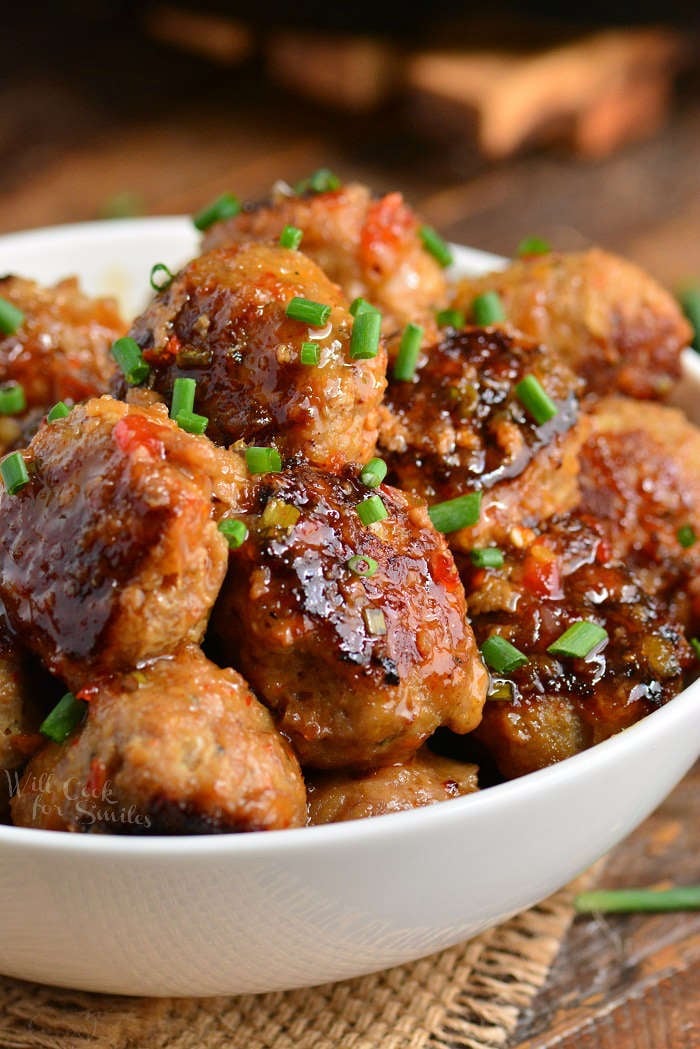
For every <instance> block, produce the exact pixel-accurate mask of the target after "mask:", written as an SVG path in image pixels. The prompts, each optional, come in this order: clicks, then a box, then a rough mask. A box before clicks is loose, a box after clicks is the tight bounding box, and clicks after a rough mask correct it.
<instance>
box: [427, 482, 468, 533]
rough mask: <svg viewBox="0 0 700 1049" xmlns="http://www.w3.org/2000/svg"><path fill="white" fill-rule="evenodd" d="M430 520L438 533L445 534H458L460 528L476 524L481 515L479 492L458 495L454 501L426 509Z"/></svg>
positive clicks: (447, 500)
mask: <svg viewBox="0 0 700 1049" xmlns="http://www.w3.org/2000/svg"><path fill="white" fill-rule="evenodd" d="M428 513H429V514H430V520H431V521H432V522H433V525H434V526H435V528H437V530H438V532H444V533H446V534H448V533H450V532H458V531H459V530H460V528H469V527H471V525H474V524H476V522H477V521H478V520H479V514H480V513H481V492H469V493H468V495H458V496H457V498H456V499H446V500H445V502H444V503H436V504H435V505H434V506H429V507H428Z"/></svg>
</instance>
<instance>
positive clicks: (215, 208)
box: [192, 193, 241, 233]
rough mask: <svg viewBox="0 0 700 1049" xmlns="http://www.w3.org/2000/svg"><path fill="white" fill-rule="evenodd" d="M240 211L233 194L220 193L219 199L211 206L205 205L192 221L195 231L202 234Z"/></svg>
mask: <svg viewBox="0 0 700 1049" xmlns="http://www.w3.org/2000/svg"><path fill="white" fill-rule="evenodd" d="M240 210H241V202H240V200H239V199H238V197H237V196H235V195H234V194H233V193H222V194H221V196H220V197H217V198H216V200H213V201H212V202H211V204H207V206H206V207H204V208H202V210H201V211H198V212H197V214H196V215H195V216H194V218H193V219H192V221H193V222H194V224H195V227H196V229H198V230H199V231H200V233H203V232H204V230H207V229H209V227H210V226H213V225H214V223H215V222H222V221H223V220H224V219H232V218H234V216H235V215H237V214H238V213H239V211H240Z"/></svg>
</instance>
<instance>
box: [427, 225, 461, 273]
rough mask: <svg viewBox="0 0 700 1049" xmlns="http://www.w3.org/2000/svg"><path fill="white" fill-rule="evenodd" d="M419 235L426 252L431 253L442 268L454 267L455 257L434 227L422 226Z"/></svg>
mask: <svg viewBox="0 0 700 1049" xmlns="http://www.w3.org/2000/svg"><path fill="white" fill-rule="evenodd" d="M418 235H419V236H420V239H421V240H422V241H423V247H424V248H425V250H426V251H428V252H430V254H431V255H432V256H433V258H434V259H435V260H436V261H437V262H439V263H440V265H441V266H451V265H452V263H453V262H454V256H453V254H452V252H451V251H450V249H449V247H448V246H447V244H446V243H445V241H444V240H443V239H442V237H441V236H440V234H439V233H438V232H437V230H434V229H433V227H432V226H421V227H420V229H419V230H418Z"/></svg>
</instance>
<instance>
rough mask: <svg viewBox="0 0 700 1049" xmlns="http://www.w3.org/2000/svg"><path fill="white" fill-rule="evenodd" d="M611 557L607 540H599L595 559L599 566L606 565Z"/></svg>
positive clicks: (610, 549) (610, 547) (610, 548)
mask: <svg viewBox="0 0 700 1049" xmlns="http://www.w3.org/2000/svg"><path fill="white" fill-rule="evenodd" d="M611 557H612V546H611V544H610V541H609V540H608V539H601V540H600V542H599V543H598V546H597V549H596V552H595V559H596V561H597V562H598V564H599V565H606V564H607V563H608V561H609V560H610V558H611Z"/></svg>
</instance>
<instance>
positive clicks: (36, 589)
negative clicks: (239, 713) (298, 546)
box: [0, 397, 241, 688]
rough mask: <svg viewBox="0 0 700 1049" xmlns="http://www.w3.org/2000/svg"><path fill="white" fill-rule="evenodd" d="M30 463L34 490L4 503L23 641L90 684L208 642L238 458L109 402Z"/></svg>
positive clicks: (62, 423)
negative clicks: (219, 517) (225, 508)
mask: <svg viewBox="0 0 700 1049" xmlns="http://www.w3.org/2000/svg"><path fill="white" fill-rule="evenodd" d="M23 454H24V458H25V462H26V464H27V467H28V471H29V475H30V481H29V483H28V484H27V485H26V486H25V487H24V488H22V489H21V490H20V491H19V492H17V494H15V495H10V494H9V493H8V492H7V491H5V490H3V491H2V494H0V514H1V515H2V520H3V528H2V533H1V534H0V596H1V597H2V600H3V601H4V602H5V606H6V608H7V613H8V617H9V619H10V622H11V624H12V626H13V628H14V629H15V631H16V632H17V633H18V634H19V635H20V636H21V637H22V640H23V642H24V643H25V644H26V645H27V646H28V647H29V648H31V649H33V650H34V651H35V652H36V653H37V654H38V655H39V656H40V657H41V658H42V660H43V661H44V663H45V664H46V666H47V667H48V668H49V669H50V670H51V671H53V672H54V673H56V674H57V675H58V676H60V677H62V678H64V679H65V680H66V681H68V683H69V685H70V686H71V687H78V688H79V687H81V685H82V684H84V683H85V681H86V679H87V678H89V677H90V676H91V675H94V674H95V673H97V672H98V671H100V670H121V669H127V668H131V667H134V666H136V665H137V664H138V663H139V662H140V661H141V660H144V659H148V658H151V657H153V656H156V655H161V654H162V653H164V652H170V651H172V650H173V649H174V648H176V647H177V645H178V644H179V643H180V642H181V641H183V640H192V641H199V640H200V639H201V637H202V635H203V633H204V629H205V625H206V622H207V618H208V615H209V611H210V609H211V606H212V605H213V603H214V601H215V599H216V596H217V594H218V591H219V587H220V585H221V581H222V579H223V577H224V574H225V571H226V551H227V544H226V540H225V539H224V537H223V536H222V535H221V534H220V533H219V531H218V530H217V526H216V523H215V521H214V520H213V519H212V513H213V508H214V503H213V500H214V496H215V495H216V494H217V493H218V496H219V497H220V498H221V499H222V500H223V499H227V498H233V492H235V491H237V490H238V485H239V484H240V483H241V482H240V480H239V478H238V476H237V474H236V469H237V468H239V469H240V467H238V463H237V460H236V459H234V458H233V457H230V456H229V455H228V454H227V453H225V452H223V451H222V450H220V449H217V448H215V447H214V445H212V444H211V443H210V442H209V441H207V439H206V438H205V437H194V436H192V435H191V434H188V433H185V431H184V430H181V429H180V428H179V427H178V426H176V424H175V423H173V422H171V421H170V419H168V417H167V414H166V413H165V411H164V409H158V408H152V409H148V410H144V409H139V408H134V407H127V405H125V404H122V403H120V402H118V401H114V400H112V399H111V398H110V397H103V398H100V399H96V400H91V401H87V402H86V403H85V404H82V405H79V406H77V407H75V408H74V409H73V410H72V412H71V413H70V415H69V416H67V417H66V418H65V419H60V420H58V421H56V422H52V423H47V424H46V425H44V426H43V427H42V428H41V429H40V431H39V433H38V434H37V435H36V437H35V438H34V440H33V441H32V443H31V445H30V446H29V449H28V450H27V451H26V452H25V453H23ZM222 505H223V504H222ZM226 505H228V504H226Z"/></svg>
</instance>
